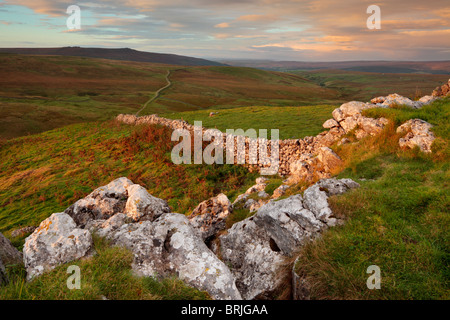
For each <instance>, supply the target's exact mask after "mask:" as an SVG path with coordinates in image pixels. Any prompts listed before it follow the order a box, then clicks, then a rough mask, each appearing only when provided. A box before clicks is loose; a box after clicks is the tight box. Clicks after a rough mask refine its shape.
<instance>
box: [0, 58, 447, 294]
mask: <svg viewBox="0 0 450 320" xmlns="http://www.w3.org/2000/svg"><path fill="white" fill-rule="evenodd" d="M0 59H1V63H0V64H1V65H2V68H1V71H0V73H1V74H2V77H0V81H1V86H0V88H1V89H0V90H1V93H0V96H1V98H0V108H1V118H0V123H1V126H0V128H1V132H0V135H1V136H2V138H3V140H1V144H0V158H1V159H2V161H1V164H0V231H1V232H2V233H4V234H5V235H6V236H8V237H10V239H11V240H12V242H13V243H14V244H15V245H16V246H17V247H18V248H19V249H20V248H21V247H22V246H23V242H24V239H25V237H26V235H23V236H20V237H16V238H13V237H11V231H12V230H14V229H17V228H19V227H22V226H29V225H37V224H39V222H40V221H42V220H43V219H45V218H47V217H48V216H50V215H51V214H52V213H54V212H61V211H63V210H64V209H66V208H67V207H68V206H69V205H70V204H72V203H74V202H75V201H76V200H78V199H80V198H82V197H84V196H86V195H87V194H89V193H90V192H91V191H92V190H93V189H95V188H97V187H98V186H101V185H104V184H107V183H108V182H110V181H112V180H113V179H115V178H117V177H120V176H127V177H128V178H130V179H131V180H132V181H134V182H135V183H139V184H141V185H142V186H144V187H145V188H146V189H147V190H148V191H149V193H150V194H152V195H154V196H156V197H158V198H161V199H165V200H167V201H168V203H169V205H170V207H171V209H172V211H173V212H179V213H184V214H189V213H190V212H191V211H192V209H193V208H194V207H195V206H196V205H197V204H198V203H200V202H201V201H203V200H205V199H207V198H209V197H212V196H214V195H217V194H218V193H220V192H223V193H225V194H226V195H227V196H228V197H229V198H230V200H232V201H233V200H234V199H235V198H236V197H237V195H238V194H240V193H243V192H244V191H245V190H246V189H247V188H248V187H250V186H252V185H253V184H254V181H255V178H257V177H258V175H257V174H256V173H249V172H248V171H247V170H246V169H245V168H243V167H240V166H229V165H211V166H208V165H195V166H189V165H174V164H173V163H172V162H171V160H170V150H171V149H172V147H173V145H174V143H172V142H170V130H168V129H167V128H164V127H158V126H143V127H134V126H128V125H124V124H119V123H116V122H115V121H113V120H112V119H113V118H114V116H115V115H117V114H119V113H135V112H137V111H138V110H139V109H140V108H141V107H142V106H143V105H144V104H145V102H146V101H148V100H149V99H150V98H151V97H152V96H153V94H154V93H155V92H156V91H157V90H158V89H159V88H161V87H163V86H164V85H166V79H165V76H166V74H167V70H173V74H172V76H171V81H172V82H173V83H172V85H171V86H170V87H169V88H167V90H164V92H162V94H161V98H160V99H158V100H156V101H155V102H154V103H152V104H150V105H148V106H147V108H146V109H144V110H143V111H142V113H141V115H142V114H151V113H155V112H156V113H159V114H160V115H162V116H165V117H168V118H173V119H176V118H183V119H184V120H186V121H188V122H193V121H194V120H202V121H203V125H204V126H206V127H217V128H219V129H222V130H223V129H225V128H243V129H247V128H250V127H252V128H267V129H270V128H277V129H280V134H281V138H292V137H295V138H301V137H304V136H307V135H315V134H317V133H319V132H321V131H323V128H321V124H322V123H323V122H324V121H325V120H326V119H328V118H330V114H331V111H332V110H333V109H334V108H336V107H337V106H339V104H341V103H343V102H346V101H349V100H362V101H367V100H368V99H370V98H372V97H374V96H378V95H386V94H389V93H393V92H397V93H399V94H403V95H405V96H409V97H411V98H415V96H416V95H417V94H418V90H420V92H421V94H429V93H430V92H431V90H432V89H434V88H435V87H436V86H437V85H440V84H442V83H444V82H446V81H447V80H448V75H413V74H408V75H405V74H392V75H389V76H388V79H389V81H386V77H385V76H386V75H382V74H369V73H361V72H348V71H345V72H342V71H338V72H336V71H323V70H321V71H314V72H303V71H302V72H296V74H289V73H280V72H268V71H262V70H256V69H250V68H241V67H239V68H235V67H222V66H212V67H203V66H202V67H187V68H181V67H180V66H168V65H160V64H150V63H140V62H125V61H112V60H99V59H91V58H80V57H56V56H52V57H46V56H18V55H9V54H5V55H0ZM210 112H218V113H217V114H216V115H215V116H213V117H209V113H210ZM365 112H366V113H367V115H368V116H372V117H378V116H384V117H386V118H388V119H390V120H391V123H392V125H391V126H388V127H387V128H386V129H385V131H384V132H383V133H382V134H381V135H379V136H376V137H369V138H366V139H363V140H362V141H361V142H360V143H358V144H347V145H342V146H333V147H332V148H333V149H334V150H335V151H336V153H337V154H338V155H339V156H341V158H342V159H344V164H343V165H342V167H341V168H340V170H339V171H340V172H339V173H338V174H337V176H338V177H339V178H344V177H345V178H352V179H354V180H355V181H357V182H358V183H360V184H361V188H359V189H355V190H352V191H350V192H348V193H346V194H344V195H341V196H333V197H331V198H330V205H331V206H332V207H333V211H335V212H336V213H337V214H339V215H341V216H343V217H345V218H346V219H347V223H346V224H345V225H344V226H340V227H336V228H333V229H330V230H328V231H327V232H326V233H324V235H323V237H322V238H321V239H319V240H318V241H315V242H313V243H309V244H307V245H306V246H305V247H304V249H303V250H302V254H301V256H300V259H299V261H298V264H297V265H296V270H297V272H298V273H299V274H301V275H303V276H304V277H306V278H307V279H308V282H309V283H310V284H312V288H311V297H312V298H313V299H448V298H449V280H450V275H449V273H448V270H449V268H448V267H449V254H450V253H449V246H448V243H449V238H448V226H449V225H450V224H449V222H450V221H449V218H448V212H449V211H450V210H449V209H450V201H449V196H448V195H449V185H448V181H449V169H450V168H449V165H450V164H449V162H448V159H449V138H450V136H449V123H450V122H449V116H450V100H449V99H448V98H446V99H442V100H439V101H436V102H434V103H433V104H431V105H429V106H425V107H423V108H422V109H419V110H411V109H409V108H405V107H401V106H399V107H398V108H393V109H376V110H375V109H374V110H367V111H365ZM411 118H420V119H423V120H425V121H428V122H430V123H431V124H433V125H434V128H433V132H434V133H435V134H436V136H437V137H438V138H437V139H436V141H435V142H434V145H433V153H432V154H423V153H421V152H420V151H418V150H409V151H405V150H401V149H400V148H399V146H398V138H399V136H398V134H396V132H395V128H396V126H398V125H399V124H401V123H403V122H404V121H406V120H408V119H411ZM27 133H35V134H32V135H26V134H27ZM349 138H351V137H350V136H349ZM270 178H271V180H270V183H269V184H268V186H267V188H266V191H267V192H268V193H271V192H273V190H274V189H275V188H276V186H278V185H280V184H281V181H282V178H281V177H277V176H274V177H270ZM305 187H306V185H305V184H302V183H300V184H298V185H297V186H294V187H291V188H290V189H289V190H288V193H287V194H286V195H285V196H284V197H287V196H289V195H292V194H295V193H301V192H302V191H303V190H304V189H305ZM250 215H251V214H250V212H248V210H247V211H246V210H237V211H236V212H234V213H233V215H232V216H231V217H230V220H231V221H232V222H237V221H240V220H242V219H244V218H246V217H248V216H250ZM228 227H230V225H228ZM95 245H96V249H97V252H98V255H97V256H96V257H95V258H93V259H92V260H87V261H80V262H77V264H79V265H80V266H82V267H83V270H87V271H86V275H85V280H84V281H86V284H87V285H85V286H83V289H82V290H72V291H70V290H67V288H65V283H66V274H65V270H66V267H67V266H64V265H63V266H61V267H59V268H57V269H55V270H54V271H52V272H50V273H48V274H46V275H44V276H43V277H40V278H39V279H38V280H36V281H33V282H31V283H27V282H26V281H25V273H24V270H23V268H21V267H19V266H11V267H9V268H8V273H9V276H10V279H11V282H10V284H9V285H8V286H6V287H4V288H2V289H0V299H7V298H9V299H97V298H99V297H100V296H105V297H107V298H108V299H205V298H208V297H207V295H206V294H205V293H202V292H199V291H198V290H194V289H192V288H189V287H187V286H186V285H184V284H183V283H182V282H181V281H179V280H176V279H171V278H170V279H165V280H163V281H161V282H158V281H155V280H151V279H148V278H144V279H142V278H136V277H134V276H132V275H131V274H130V265H131V262H132V258H131V256H130V253H129V252H127V251H126V250H123V249H118V248H110V247H109V246H108V245H107V244H106V243H105V242H104V241H103V240H101V239H96V240H95ZM369 262H370V263H369ZM368 263H369V264H377V265H379V266H380V267H381V269H382V270H383V275H385V276H384V277H383V290H374V291H372V290H367V288H366V287H365V283H366V279H367V275H366V273H365V269H366V267H367V265H368ZM111 279H114V280H113V281H111ZM279 298H280V297H279ZM281 298H283V297H281ZM284 298H286V297H284Z"/></svg>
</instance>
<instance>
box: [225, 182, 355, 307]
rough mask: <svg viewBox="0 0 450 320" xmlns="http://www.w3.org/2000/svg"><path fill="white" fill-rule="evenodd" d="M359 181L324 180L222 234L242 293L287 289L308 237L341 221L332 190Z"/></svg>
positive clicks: (264, 295) (260, 295) (254, 295)
mask: <svg viewBox="0 0 450 320" xmlns="http://www.w3.org/2000/svg"><path fill="white" fill-rule="evenodd" d="M356 186H358V184H357V183H355V182H353V181H352V180H350V179H341V180H336V179H326V180H321V181H319V182H318V183H316V184H315V185H313V186H312V187H310V188H308V189H307V190H306V191H305V194H304V197H302V196H301V195H299V194H298V195H293V196H290V197H288V198H286V199H283V200H279V201H270V202H269V203H267V204H265V205H263V206H262V207H261V208H259V210H258V211H257V212H256V214H255V215H253V216H252V217H249V218H247V219H245V220H242V221H240V222H238V223H235V224H234V225H233V226H232V227H231V228H230V229H229V230H227V233H226V234H223V235H221V236H220V237H219V240H220V252H221V255H222V259H223V261H224V262H225V263H227V264H228V265H230V268H231V272H232V273H233V275H234V276H235V277H236V285H237V287H238V289H239V290H240V292H241V294H242V297H243V298H244V299H268V298H270V297H272V296H273V295H274V294H277V293H279V292H281V291H283V289H284V288H285V287H286V281H287V280H288V274H289V271H288V270H287V267H288V266H289V263H288V262H287V261H288V260H289V259H290V258H291V257H292V256H293V255H295V254H296V253H297V252H298V250H299V249H300V248H301V245H302V244H303V243H305V241H308V240H310V239H313V238H315V237H317V236H319V234H320V232H321V231H322V230H323V229H325V228H328V227H329V226H333V225H335V224H336V220H337V219H336V218H333V214H332V212H331V210H330V209H329V207H328V202H327V199H328V195H334V194H339V193H341V192H345V191H346V190H348V189H350V188H353V187H356ZM320 188H322V190H321V189H320ZM308 190H309V191H308ZM325 190H326V191H325ZM307 191H308V192H307ZM315 197H319V198H320V199H315ZM327 209H328V210H327Z"/></svg>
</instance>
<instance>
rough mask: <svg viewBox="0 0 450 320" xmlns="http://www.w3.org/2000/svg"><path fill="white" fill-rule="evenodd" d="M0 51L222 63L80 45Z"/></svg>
mask: <svg viewBox="0 0 450 320" xmlns="http://www.w3.org/2000/svg"><path fill="white" fill-rule="evenodd" d="M0 53H14V54H21V55H45V56H53V55H55V56H70V57H88V58H99V59H111V60H123V61H136V62H149V63H161V64H171V65H179V66H221V65H223V64H222V63H218V62H214V61H209V60H205V59H199V58H193V57H187V56H180V55H176V54H167V53H154V52H144V51H138V50H133V49H130V48H119V49H110V48H81V47H63V48H0Z"/></svg>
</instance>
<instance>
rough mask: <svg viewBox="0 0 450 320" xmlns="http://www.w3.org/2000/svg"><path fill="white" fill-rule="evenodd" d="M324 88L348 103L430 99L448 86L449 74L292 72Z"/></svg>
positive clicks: (337, 71)
mask: <svg viewBox="0 0 450 320" xmlns="http://www.w3.org/2000/svg"><path fill="white" fill-rule="evenodd" d="M291 72H292V73H294V74H298V75H300V76H302V77H304V78H306V79H308V80H311V81H312V82H314V83H316V84H318V85H320V86H321V87H323V88H326V89H330V90H334V91H336V92H338V95H337V98H339V99H343V100H345V101H350V100H357V101H369V100H370V99H372V98H374V97H378V96H386V95H388V94H391V93H398V94H400V95H403V96H405V97H408V98H410V99H413V100H415V99H417V98H420V97H422V96H424V95H429V94H431V92H432V91H433V90H434V89H435V88H436V87H437V86H440V85H442V84H443V83H446V82H447V80H448V78H449V75H448V74H411V73H372V72H358V71H345V70H317V71H291Z"/></svg>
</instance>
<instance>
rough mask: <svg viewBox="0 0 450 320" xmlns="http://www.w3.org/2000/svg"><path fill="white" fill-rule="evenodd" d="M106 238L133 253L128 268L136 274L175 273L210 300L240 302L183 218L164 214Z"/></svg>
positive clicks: (223, 271)
mask: <svg viewBox="0 0 450 320" xmlns="http://www.w3.org/2000/svg"><path fill="white" fill-rule="evenodd" d="M107 238H108V239H110V240H111V241H112V243H113V244H114V245H117V246H123V247H126V248H128V249H130V250H131V251H132V252H133V254H134V262H133V265H132V267H133V270H134V271H135V272H136V273H137V274H138V275H141V276H149V277H164V276H170V275H173V274H176V275H177V276H178V277H179V278H180V279H182V280H184V281H185V282H186V283H188V284H189V285H191V286H193V287H195V288H198V289H200V290H204V291H207V292H208V293H209V294H210V295H211V296H212V297H213V298H214V299H220V300H224V299H241V295H240V293H239V291H238V290H237V288H236V284H235V280H234V277H233V275H232V274H231V272H230V270H229V269H228V267H227V266H226V265H225V264H224V263H223V262H222V261H221V260H219V259H218V258H217V257H216V255H214V253H213V252H212V251H210V250H209V249H208V248H207V246H206V245H205V243H204V242H203V239H202V238H200V237H199V236H198V234H197V233H196V232H195V230H194V229H193V228H192V226H191V225H190V223H189V220H188V219H187V218H186V217H185V216H184V215H181V214H178V213H165V214H163V215H162V216H160V217H159V218H158V219H156V220H155V221H153V222H151V221H141V222H136V223H130V224H124V225H122V226H121V227H120V228H118V229H116V230H115V231H112V232H111V233H109V234H108V235H107Z"/></svg>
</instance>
